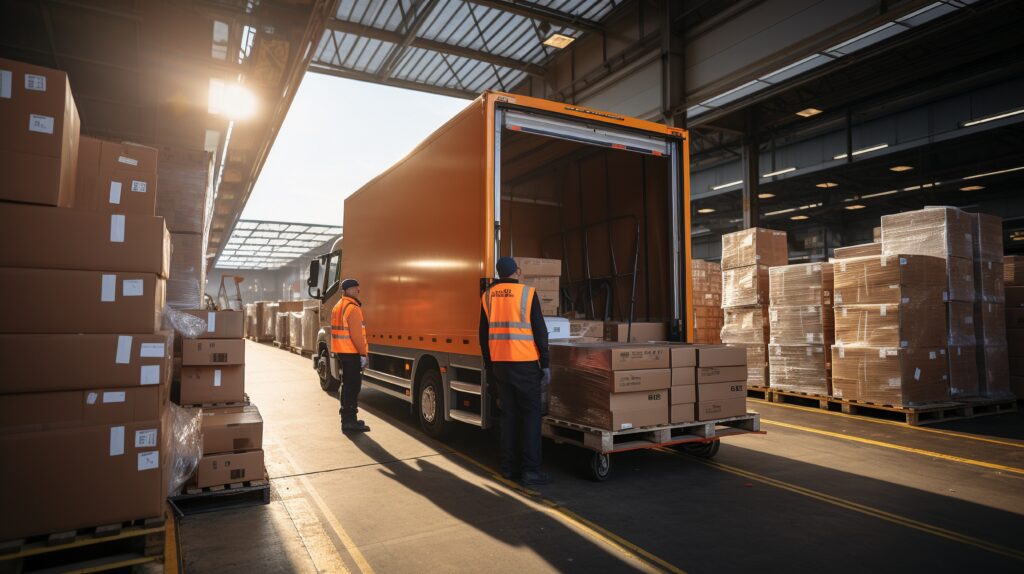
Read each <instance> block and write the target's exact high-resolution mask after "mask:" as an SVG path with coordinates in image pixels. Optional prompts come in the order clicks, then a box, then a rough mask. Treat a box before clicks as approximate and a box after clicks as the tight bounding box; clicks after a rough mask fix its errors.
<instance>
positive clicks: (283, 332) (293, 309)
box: [267, 301, 305, 347]
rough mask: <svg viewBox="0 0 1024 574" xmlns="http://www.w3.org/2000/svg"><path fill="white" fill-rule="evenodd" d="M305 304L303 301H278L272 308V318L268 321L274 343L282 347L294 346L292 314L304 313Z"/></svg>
mask: <svg viewBox="0 0 1024 574" xmlns="http://www.w3.org/2000/svg"><path fill="white" fill-rule="evenodd" d="M304 305H305V303H304V302H303V301H278V302H277V303H274V304H273V306H272V307H271V308H270V312H271V317H273V319H270V318H268V319H267V321H269V322H270V325H268V327H269V329H270V331H269V333H270V334H271V335H273V339H274V342H276V343H278V345H279V346H281V347H288V346H291V345H292V342H291V341H292V338H291V337H292V336H291V314H292V313H302V309H303V306H304Z"/></svg>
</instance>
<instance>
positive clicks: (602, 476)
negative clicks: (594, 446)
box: [587, 452, 612, 482]
mask: <svg viewBox="0 0 1024 574" xmlns="http://www.w3.org/2000/svg"><path fill="white" fill-rule="evenodd" d="M611 473H612V455H610V454H607V453H600V452H593V453H590V455H589V456H588V457H587V477H588V478H590V480H593V481H594V482H604V481H606V480H608V477H609V476H610V475H611Z"/></svg>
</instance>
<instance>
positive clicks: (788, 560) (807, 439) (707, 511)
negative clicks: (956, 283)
mask: <svg viewBox="0 0 1024 574" xmlns="http://www.w3.org/2000/svg"><path fill="white" fill-rule="evenodd" d="M246 345H247V348H246V353H247V356H246V369H247V373H246V388H247V391H248V393H249V395H250V397H251V399H252V401H253V402H254V403H255V404H257V405H258V406H259V407H260V411H261V412H262V414H263V419H264V425H265V430H264V437H265V438H264V444H265V450H266V455H267V468H268V471H269V473H270V476H271V480H272V499H271V503H270V504H269V505H268V506H259V507H248V508H241V509H236V510H229V511H223V512H219V513H212V514H204V515H194V516H188V517H185V518H183V519H181V520H180V521H179V525H178V527H179V540H180V546H181V555H182V562H183V566H184V569H185V571H186V572H188V573H202V572H218V573H221V574H223V573H226V572H252V571H258V572H316V571H321V572H346V571H349V572H357V571H361V572H373V571H378V572H423V571H488V572H535V571H553V570H558V571H579V572H583V571H590V572H594V571H601V572H615V571H645V570H648V571H649V570H654V571H669V572H680V571H683V572H694V573H695V572H716V573H721V572H734V571H741V570H749V569H750V568H755V567H756V568H757V569H758V570H759V571H780V572H781V571H785V572H791V571H794V570H813V571H823V570H827V571H830V572H861V571H866V570H877V571H896V570H899V569H915V570H927V571H930V572H947V571H948V572H964V571H992V572H996V571H1013V570H1017V569H1019V568H1020V567H1021V561H1022V560H1024V540H1022V539H1021V537H1020V532H1021V531H1022V529H1024V488H1022V487H1024V413H1014V414H1010V415H1002V416H998V417H989V418H981V419H976V420H974V421H961V422H953V423H947V424H945V425H943V426H941V427H928V428H909V427H906V426H905V425H900V424H894V423H887V422H878V421H865V420H861V419H857V418H853V417H848V416H842V415H839V416H837V415H829V414H825V413H820V412H815V411H813V410H810V409H803V408H800V407H790V406H780V405H771V404H768V403H764V402H762V401H757V400H751V401H750V403H749V407H750V409H751V410H755V411H758V412H760V413H761V414H762V416H763V420H762V422H763V429H764V430H766V431H768V434H766V435H748V436H743V437H735V438H731V439H727V440H726V441H723V442H724V444H723V446H722V449H721V451H720V452H719V454H718V456H717V457H716V458H715V460H714V461H713V462H708V461H703V460H699V459H695V458H691V457H688V456H685V455H677V454H675V453H673V452H663V451H642V452H632V453H625V454H622V455H616V457H614V458H613V465H614V469H613V473H612V477H611V479H610V480H609V481H608V482H606V483H601V484H598V483H593V482H589V481H587V480H584V479H582V478H580V477H579V474H578V465H579V463H580V460H579V458H580V454H579V452H578V451H576V450H574V449H571V448H568V447H560V446H557V445H553V444H550V443H545V449H546V450H545V459H546V464H547V467H548V469H549V470H550V471H551V473H552V474H553V475H554V478H555V479H556V482H555V483H554V484H552V485H549V486H544V487H540V488H537V489H536V491H525V490H523V489H521V488H519V487H517V486H515V485H512V484H510V483H505V482H504V481H502V480H501V479H500V478H497V477H496V476H495V475H494V472H493V469H495V468H496V467H497V448H496V440H497V434H496V433H494V432H490V431H479V430H474V429H471V428H469V427H466V428H459V429H457V432H455V433H453V436H452V437H451V438H449V439H446V441H445V442H444V443H441V442H438V441H434V440H431V439H429V438H427V437H426V436H425V435H424V434H423V433H422V432H420V430H419V428H418V427H417V426H416V424H415V419H414V417H413V416H412V415H411V414H410V413H409V410H408V406H407V405H406V404H405V403H402V402H401V401H398V400H396V399H393V398H390V397H387V396H385V395H383V394H380V393H377V392H375V391H372V390H364V391H363V396H362V401H363V402H364V403H365V408H363V410H362V413H361V417H362V418H363V419H364V420H365V421H366V422H367V424H369V425H370V426H371V427H373V431H372V432H371V433H369V434H367V435H365V436H358V437H353V438H347V437H345V436H342V435H341V434H340V432H339V430H338V414H337V408H338V403H337V400H336V398H335V397H334V396H332V395H328V394H326V393H323V392H322V391H321V390H320V388H319V385H318V383H317V379H316V375H315V373H314V372H313V370H312V368H311V367H310V362H309V360H308V359H305V358H303V357H300V356H298V355H294V354H291V353H288V352H286V351H281V350H279V349H276V348H274V347H271V346H267V345H261V344H257V343H252V342H247V343H246Z"/></svg>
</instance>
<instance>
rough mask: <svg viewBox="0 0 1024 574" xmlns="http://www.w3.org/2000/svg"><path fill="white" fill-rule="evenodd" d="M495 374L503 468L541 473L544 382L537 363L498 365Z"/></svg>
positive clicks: (505, 363) (494, 366)
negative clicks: (499, 412)
mask: <svg viewBox="0 0 1024 574" xmlns="http://www.w3.org/2000/svg"><path fill="white" fill-rule="evenodd" d="M492 372H493V373H494V378H495V379H497V383H498V397H499V398H500V399H501V467H502V470H504V471H508V472H516V471H518V470H522V471H523V472H536V471H539V470H540V463H541V451H540V419H541V410H540V409H541V401H540V394H541V393H540V382H541V379H542V378H543V376H544V372H543V371H541V369H540V365H539V364H538V363H537V361H528V362H514V363H513V362H495V363H494V364H493V368H492Z"/></svg>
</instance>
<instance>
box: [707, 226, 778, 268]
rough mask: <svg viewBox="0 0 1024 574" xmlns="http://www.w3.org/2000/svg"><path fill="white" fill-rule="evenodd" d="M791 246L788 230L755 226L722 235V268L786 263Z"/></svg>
mask: <svg viewBox="0 0 1024 574" xmlns="http://www.w3.org/2000/svg"><path fill="white" fill-rule="evenodd" d="M787 263H789V247H788V245H787V244H786V232H785V231H775V230H772V229H761V228H758V227H753V228H750V229H744V230H742V231H736V232H734V233H726V234H725V235H723V236H722V269H723V270H727V269H735V268H737V267H746V266H748V265H766V266H769V267H771V266H775V265H786V264H787Z"/></svg>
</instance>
